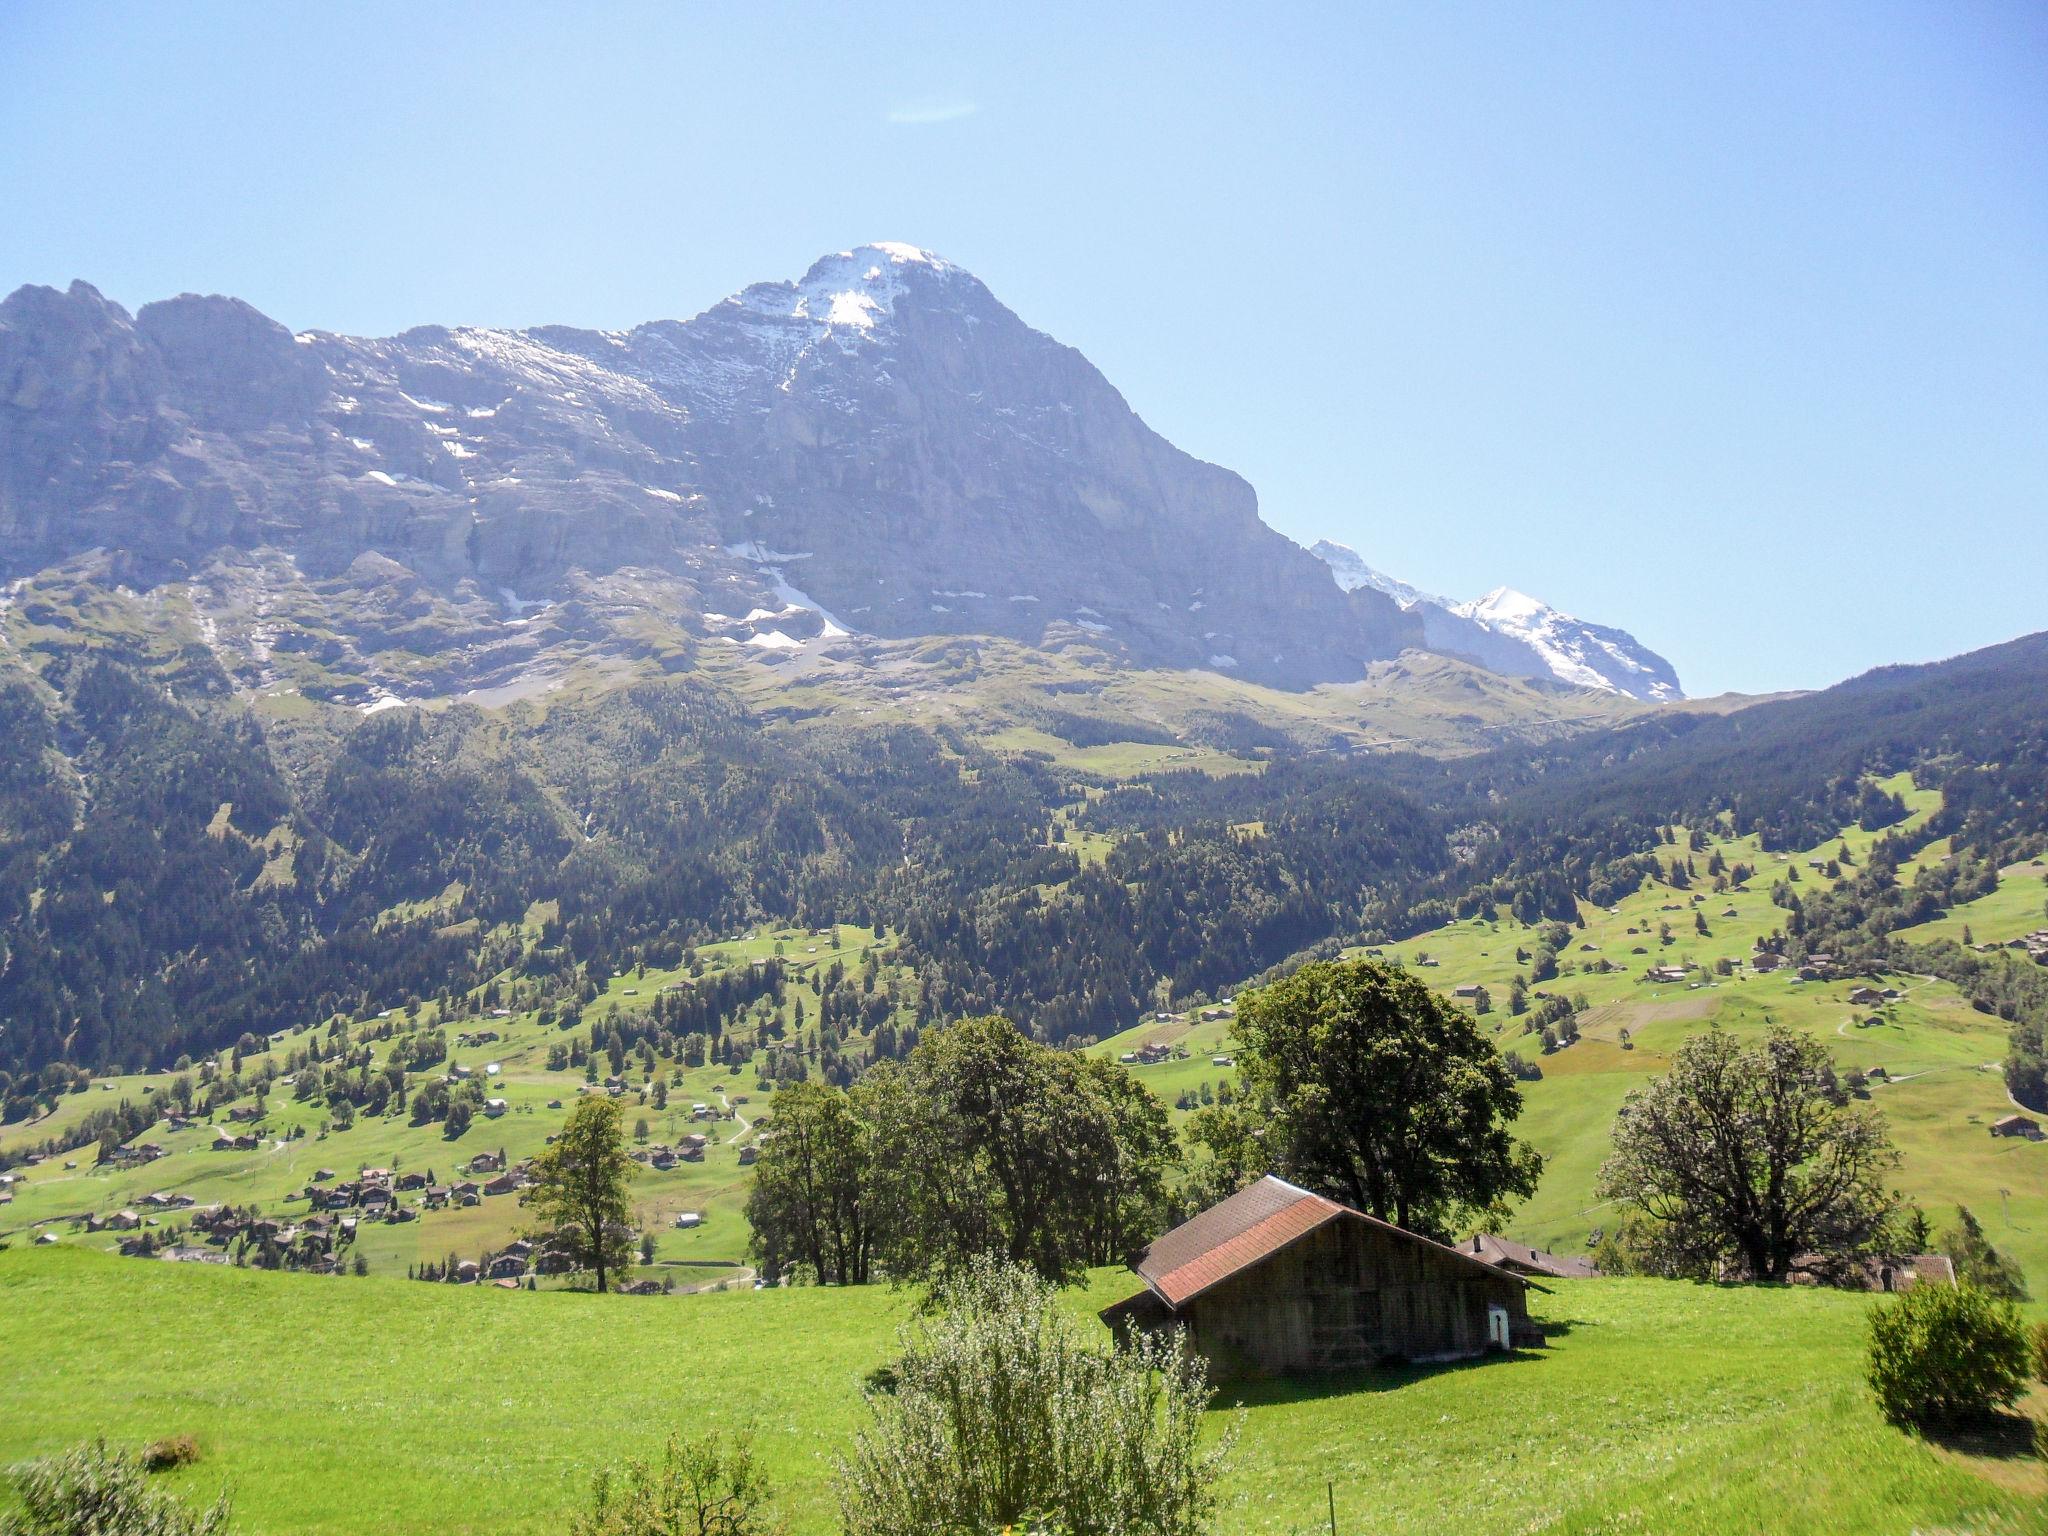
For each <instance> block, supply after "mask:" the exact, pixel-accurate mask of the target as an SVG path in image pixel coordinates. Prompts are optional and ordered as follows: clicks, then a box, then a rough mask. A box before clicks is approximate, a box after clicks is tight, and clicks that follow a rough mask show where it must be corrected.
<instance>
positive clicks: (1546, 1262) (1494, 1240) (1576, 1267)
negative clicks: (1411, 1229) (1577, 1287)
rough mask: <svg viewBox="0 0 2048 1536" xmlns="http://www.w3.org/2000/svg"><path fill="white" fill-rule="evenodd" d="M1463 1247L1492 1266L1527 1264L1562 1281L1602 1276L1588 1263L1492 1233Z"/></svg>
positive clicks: (1478, 1235) (1471, 1239) (1480, 1235)
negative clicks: (1512, 1241)
mask: <svg viewBox="0 0 2048 1536" xmlns="http://www.w3.org/2000/svg"><path fill="white" fill-rule="evenodd" d="M1461 1247H1462V1248H1463V1249H1464V1250H1465V1251H1467V1252H1469V1253H1471V1254H1472V1255H1474V1256H1475V1257H1477V1258H1482V1259H1484V1260H1486V1262H1487V1263H1489V1264H1523V1265H1527V1266H1528V1267H1529V1268H1530V1269H1534V1270H1538V1271H1540V1272H1542V1273H1543V1274H1546V1275H1555V1276H1557V1277H1558V1278H1559V1279H1561V1280H1586V1279H1591V1278H1592V1277H1594V1276H1596V1275H1598V1274H1599V1273H1600V1271H1599V1270H1598V1269H1597V1268H1595V1267H1594V1266H1593V1264H1592V1263H1591V1262H1589V1261H1588V1260H1585V1259H1577V1258H1572V1257H1571V1256H1569V1255H1567V1254H1561V1253H1546V1252H1544V1251H1543V1250H1542V1249H1541V1248H1531V1247H1530V1246H1529V1245H1528V1244H1527V1243H1511V1242H1509V1241H1508V1240H1507V1239H1506V1238H1502V1237H1496V1236H1495V1235H1494V1234H1493V1233H1491V1232H1479V1233H1475V1234H1473V1235H1472V1236H1471V1237H1469V1238H1467V1239H1466V1240H1465V1241H1464V1243H1463V1244H1462V1245H1461Z"/></svg>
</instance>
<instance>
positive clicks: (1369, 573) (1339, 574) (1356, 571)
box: [1309, 539, 1451, 608]
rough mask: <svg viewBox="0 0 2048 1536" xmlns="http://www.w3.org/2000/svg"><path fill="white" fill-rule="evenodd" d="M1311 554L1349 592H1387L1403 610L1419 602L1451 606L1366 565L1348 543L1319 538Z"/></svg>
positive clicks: (1310, 548) (1310, 549)
mask: <svg viewBox="0 0 2048 1536" xmlns="http://www.w3.org/2000/svg"><path fill="white" fill-rule="evenodd" d="M1309 553H1310V554H1312V555H1314V556H1315V557H1316V558H1317V559H1318V560H1321V561H1322V562H1323V564H1325V565H1327V566H1328V567H1329V568H1330V574H1331V575H1332V576H1335V577H1336V578H1337V585H1338V586H1340V587H1342V588H1343V589H1344V590H1345V591H1346V592H1355V591H1357V590H1358V589H1359V588H1360V587H1371V588H1372V589H1373V590H1374V591H1376V592H1384V593H1386V594H1387V596H1389V597H1391V598H1392V599H1393V600H1394V601H1395V602H1397V603H1399V604H1400V605H1401V606H1402V607H1403V608H1412V607H1414V606H1415V605H1416V604H1417V603H1435V604H1437V605H1438V606H1440V607H1444V608H1448V607H1450V606H1451V605H1450V602H1449V600H1448V599H1446V598H1441V597H1438V596H1436V595H1435V594H1433V593H1429V592H1425V591H1423V590H1422V589H1421V588H1420V587H1411V586H1409V585H1408V583H1407V582H1405V581H1402V580H1399V579H1398V578H1396V577H1393V576H1389V575H1387V574H1386V572H1384V571H1379V570H1375V569H1374V568H1373V567H1372V566H1369V565H1367V564H1366V563H1365V560H1364V558H1363V557H1362V556H1361V555H1360V554H1359V553H1358V551H1357V550H1355V549H1353V548H1352V547H1351V546H1350V545H1348V544H1339V543H1337V542H1335V541H1334V540H1331V539H1318V540H1316V542H1315V543H1314V544H1312V545H1310V546H1309Z"/></svg>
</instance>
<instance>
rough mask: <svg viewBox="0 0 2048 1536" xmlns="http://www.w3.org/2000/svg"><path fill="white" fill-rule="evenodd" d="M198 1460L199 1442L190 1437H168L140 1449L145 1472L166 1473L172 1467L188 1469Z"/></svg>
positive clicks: (153, 1441) (151, 1442)
mask: <svg viewBox="0 0 2048 1536" xmlns="http://www.w3.org/2000/svg"><path fill="white" fill-rule="evenodd" d="M198 1459H199V1442H198V1441H197V1440H194V1439H193V1438H192V1437H191V1436H190V1435H170V1436H168V1437H166V1438H165V1439H162V1440H152V1441H150V1442H149V1444H147V1445H145V1446H144V1447H143V1448H142V1470H143V1471H145V1472H168V1471H170V1470H171V1469H172V1468H173V1467H189V1466H190V1465H192V1463H193V1462H195V1461H197V1460H198Z"/></svg>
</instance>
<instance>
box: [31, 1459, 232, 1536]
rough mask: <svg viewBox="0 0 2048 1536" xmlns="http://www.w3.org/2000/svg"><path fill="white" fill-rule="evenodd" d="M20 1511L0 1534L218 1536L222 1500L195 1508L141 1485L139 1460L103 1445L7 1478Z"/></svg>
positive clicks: (223, 1516)
mask: <svg viewBox="0 0 2048 1536" xmlns="http://www.w3.org/2000/svg"><path fill="white" fill-rule="evenodd" d="M10 1476H11V1481H12V1482H13V1485H14V1493H15V1497H16V1498H17V1499H18V1500H19V1501H20V1503H21V1507H20V1508H19V1509H17V1510H15V1511H13V1512H12V1513H9V1514H5V1515H0V1536H113V1533H118V1536H224V1533H225V1532H226V1530H227V1528H228V1496H227V1491H226V1490H225V1489H223V1490H222V1491H221V1495H220V1497H219V1498H217V1499H215V1500H214V1501H213V1504H212V1505H211V1506H210V1507H209V1508H207V1509H206V1510H204V1511H195V1510H192V1509H189V1508H187V1507H186V1505H185V1504H184V1503H183V1502H182V1501H181V1500H180V1499H178V1498H177V1497H176V1496H175V1495H173V1494H168V1493H158V1492H156V1491H155V1490H154V1489H152V1488H151V1487H150V1486H149V1482H148V1474H146V1473H145V1472H144V1471H143V1469H142V1463H141V1462H140V1461H138V1460H137V1459H136V1458H134V1457H132V1456H129V1455H127V1454H125V1453H123V1452H121V1451H110V1450H108V1449H107V1443H106V1441H104V1440H94V1441H91V1442H89V1443H88V1444H85V1445H81V1446H77V1447H75V1448H74V1449H72V1450H69V1451H67V1452H65V1453H64V1454H63V1455H61V1456H49V1457H45V1458H44V1459H43V1460H41V1461H33V1462H30V1463H29V1464H28V1465H26V1466H24V1467H19V1468H16V1469H15V1471H14V1472H13V1473H12V1474H11V1475H10Z"/></svg>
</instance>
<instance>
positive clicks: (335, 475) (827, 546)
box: [0, 245, 1423, 686]
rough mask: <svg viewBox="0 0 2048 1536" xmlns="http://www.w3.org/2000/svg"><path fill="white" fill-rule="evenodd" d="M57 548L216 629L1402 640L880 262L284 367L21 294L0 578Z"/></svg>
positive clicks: (1335, 670) (202, 309)
mask: <svg viewBox="0 0 2048 1536" xmlns="http://www.w3.org/2000/svg"><path fill="white" fill-rule="evenodd" d="M86 551H105V552H107V556H106V558H108V559H110V560H111V561H112V562H113V566H114V569H115V570H116V572H117V573H118V575H119V576H120V578H121V579H122V580H124V581H128V582H131V583H149V582H154V581H161V580H166V579H177V578H183V577H188V576H193V575H195V574H197V573H199V572H201V571H202V570H205V569H208V568H213V567H218V566H220V565H221V564H222V563H223V562H226V563H228V564H231V565H233V566H235V568H236V569H237V570H238V571H239V572H240V575H239V577H238V582H239V584H240V589H241V590H242V591H243V595H244V597H247V595H248V594H247V591H246V589H247V587H248V585H249V584H250V583H252V582H253V583H255V584H256V585H257V586H259V587H260V586H261V585H262V584H263V583H264V582H266V581H271V580H274V579H276V575H275V573H276V572H278V571H279V570H288V571H290V572H292V573H294V576H295V577H296V578H303V579H304V580H305V581H308V582H312V583H329V584H332V583H336V582H339V583H341V585H342V587H343V588H344V589H347V588H348V587H349V586H350V584H351V583H354V584H357V585H359V584H360V583H361V582H362V581H363V580H365V579H367V574H368V573H370V572H374V575H375V580H376V582H377V583H378V584H380V585H381V586H384V587H387V588H388V587H389V586H390V584H391V583H392V582H394V581H417V582H418V583H420V584H421V586H422V588H423V590H424V591H425V592H426V593H427V594H429V595H430V597H431V599H432V600H433V601H435V602H439V603H442V604H445V605H452V608H453V609H454V610H457V611H459V612H460V613H461V614H462V615H463V618H462V621H461V623H460V624H458V625H456V626H455V627H456V628H458V629H461V628H465V627H468V626H473V625H475V624H476V623H480V622H485V621H487V620H490V619H497V620H501V621H504V622H514V621H519V622H524V621H525V618H526V615H527V613H528V611H529V610H531V609H534V608H536V607H547V606H549V605H554V604H562V603H571V602H574V601H577V600H579V594H580V595H582V596H587V595H588V593H589V591H590V590H591V584H592V583H593V582H595V583H597V585H598V587H599V588H600V589H601V590H602V591H604V592H605V593H607V594H608V597H607V601H610V602H612V603H615V604H616V603H619V602H624V603H627V604H629V605H630V603H631V602H634V601H645V602H647V603H650V604H653V605H656V606H658V607H659V608H660V609H661V611H662V614H663V617H664V618H665V619H667V620H670V621H677V620H680V621H682V622H683V623H684V624H685V625H686V626H687V627H688V628H690V629H692V630H694V631H695V632H697V633H699V634H701V635H702V636H703V637H704V638H706V639H725V640H731V641H733V642H734V643H736V644H740V645H744V646H752V647H754V648H755V649H756V650H757V652H758V653H759V654H761V655H763V656H764V658H768V659H772V657H773V656H774V655H775V654H777V653H778V652H781V651H785V650H787V649H788V648H789V647H792V646H794V647H802V646H808V645H827V644H830V643H832V642H833V641H834V640H835V639H836V638H837V637H838V634H839V632H841V631H853V632H856V633H866V634H872V635H877V636H883V637H902V636H914V635H923V634H935V633H936V634H952V633H981V634H998V635H1005V636H1009V637H1012V638H1015V639H1018V640H1023V641H1027V642H1033V643H1038V642H1043V641H1047V640H1054V641H1057V640H1059V639H1062V638H1086V639H1088V640H1089V641H1090V642H1091V643H1092V644H1095V645H1097V646H1099V647H1101V648H1103V649H1104V650H1107V651H1109V652H1111V653H1112V654H1121V655H1123V656H1125V657H1127V658H1128V659H1129V660H1130V661H1132V662H1134V663H1137V664H1142V665H1152V666H1176V667H1197V668H1201V667H1207V668H1213V669H1216V670H1220V671H1227V672H1230V673H1232V674H1233V675H1238V676H1244V677H1248V678H1253V679H1257V680H1260V681H1265V682H1272V683H1278V684H1283V685H1287V686H1303V685H1307V684H1311V683H1315V682H1320V681H1327V680H1336V679H1344V678H1355V677H1357V676H1359V675H1360V674H1361V672H1362V671H1363V669H1364V667H1365V666H1366V664H1367V663H1368V662H1370V661H1372V660H1375V659H1379V658H1384V657H1388V656H1392V655H1394V654H1396V653H1397V652H1398V651H1400V650H1401V649H1402V648H1404V647H1407V646H1413V645H1420V644H1421V643H1422V642H1423V628H1422V623H1421V621H1420V619H1418V618H1417V617H1415V616H1414V615H1412V614H1409V613H1406V612H1404V611H1403V609H1402V608H1401V606H1400V604H1399V603H1397V602H1395V601H1394V600H1393V599H1392V598H1389V597H1387V596H1386V595H1385V594H1383V593H1380V592H1377V591H1353V592H1350V593H1348V594H1347V593H1346V592H1344V591H1343V590H1341V589H1340V588H1339V586H1338V584H1337V583H1336V581H1334V580H1333V579H1332V577H1331V575H1330V572H1329V570H1328V568H1327V567H1326V566H1324V565H1323V563H1322V562H1321V561H1319V560H1317V559H1316V558H1315V557H1314V556H1312V555H1310V554H1309V553H1308V552H1306V551H1304V550H1302V549H1300V548H1298V547H1297V546H1296V545H1294V544H1293V543H1292V542H1291V541H1289V540H1287V539H1285V538H1283V537H1281V536H1280V535H1279V534H1277V533H1274V532H1273V531H1272V530H1271V529H1268V528H1267V527H1266V526H1265V525H1264V524H1262V523H1261V522H1260V521H1259V517H1258V508H1257V500H1256V497H1255V496H1254V494H1253V492H1252V489H1251V487H1250V486H1249V485H1247V484H1246V483H1245V482H1244V481H1243V480H1242V479H1241V478H1240V477H1238V476H1237V475H1234V474H1232V473H1231V472H1229V471H1228V470H1224V469H1220V468H1218V467H1216V466H1214V465H1210V464H1205V463H1203V462H1201V461H1199V460H1197V459H1194V458H1192V457H1190V456H1189V455H1187V454H1185V453H1182V452H1181V451H1180V450H1179V449H1177V448H1175V447H1174V446H1173V445H1172V444H1171V443H1168V442H1167V441H1166V440H1165V439H1163V438H1161V437H1160V436H1159V435H1158V434H1157V433H1155V432H1153V431H1151V430H1150V429H1149V428H1148V427H1146V425H1145V424H1144V422H1143V421H1141V420H1140V419H1139V418H1138V417H1137V415H1136V414H1135V413H1133V412H1132V411H1131V409H1130V408H1129V406H1128V405H1127V404H1126V403H1125V402H1124V400H1123V398H1122V397H1121V396H1120V395H1119V394H1118V393H1117V392H1116V390H1115V389H1114V388H1113V387H1111V385H1110V384H1109V383H1108V381H1107V380H1105V379H1104V378H1103V377H1102V375H1101V374H1100V373H1098V372H1097V371H1096V370H1095V369H1094V368H1093V367H1092V366H1091V365H1090V364H1089V363H1088V361H1087V360H1086V359H1085V358H1084V357H1082V356H1081V355H1080V354H1079V353H1078V352H1076V351H1074V350H1073V349H1072V348H1070V347H1066V346H1062V345H1061V344H1059V343H1058V342H1055V341H1053V340H1052V339H1051V338H1049V337H1047V336H1044V335H1042V334H1041V333H1039V332H1037V331H1034V330H1032V329H1031V328H1030V327H1029V326H1027V325H1025V324H1024V323H1023V322H1022V321H1021V320H1019V319H1018V318H1017V317H1016V316H1015V315H1014V314H1012V313H1011V312H1010V311H1009V310H1008V309H1006V308H1004V307H1003V305H1002V304H1000V303H999V302H998V301H997V300H996V299H995V297H994V296H993V295H992V294H991V293H990V292H989V291H988V289H987V288H985V287H984V286H983V285H982V284H981V283H980V282H979V281H977V280H976V279H975V278H974V277H972V276H971V275H969V274H968V273H966V272H964V271H962V270H960V269H959V268H957V267H954V266H952V265H951V264H949V263H947V262H944V261H942V260H940V259H939V258H937V257H934V256H932V255H930V254H929V253H926V252H923V251H919V250H916V249H914V248H911V247H906V246H898V245H879V246H864V247H861V248H859V249H857V250H854V251H850V252H841V253H839V254H837V255H832V256H827V257H825V258H823V259H821V260H820V261H819V262H817V263H816V264H815V265H814V266H813V267H812V268H811V269H810V271H809V272H807V273H806V274H805V275H804V277H803V278H801V279H800V280H798V281H796V282H793V283H764V284H757V285H755V286H754V287H751V288H748V289H747V290H746V291H745V292H743V293H741V294H738V295H735V296H734V297H733V298H730V299H727V300H726V301H724V302H723V303H721V304H718V305H716V306H714V307H713V308H712V309H710V310H708V311H706V312H705V313H704V314H702V315H700V316H698V317H697V318H695V319H694V320H689V321H680V322H679V321H657V322H654V323H651V324H648V325H643V326H640V327H637V328H636V329H634V330H632V331H630V332H623V333H599V332H590V331H578V330H573V329H568V328H562V327H543V328H540V329H536V330H532V331H520V332H510V331H490V330H474V329H458V330H448V329H443V328H439V327H427V328H422V329H418V330H413V331H408V332H406V333H405V334H404V335H401V336H397V337H392V338H388V339H385V340H363V339H357V338H350V337H339V336H330V335H325V334H317V333H309V334H304V335H298V336H294V335H292V334H291V333H290V332H288V331H286V330H285V329H284V328H283V327H282V326H279V325H277V324H275V323H274V322H272V321H270V320H268V319H266V318H265V317H263V316H262V315H260V314H258V313H257V312H256V311H255V310H253V309H251V308H249V307H248V306H247V305H245V304H242V303H240V302H238V301H236V300H231V299H220V298H195V297H192V296H184V297H180V298H176V299H171V300H168V301H165V302H163V303H158V304H151V305H147V306H145V307H144V308H143V309H142V310H141V312H140V313H139V314H137V315H135V316H133V317H132V318H131V317H130V316H129V315H127V314H126V313H125V312H124V311H123V310H122V309H121V308H120V307H119V306H117V305H114V304H111V303H109V302H107V301H106V300H105V299H103V298H102V297H101V296H100V295H99V294H98V293H96V292H95V291H94V290H92V289H91V288H90V287H88V286H86V285H84V284H74V285H73V286H72V288H71V289H70V290H69V291H68V292H65V293H59V292H56V291H55V290H51V289H37V288H26V289H22V290H21V291H19V292H17V293H16V294H14V295H13V296H12V297H11V298H9V299H7V300H6V301H5V303H4V304H0V574H4V575H16V574H20V573H24V572H29V571H34V570H37V569H40V568H42V567H45V566H48V565H51V564H54V563H57V562H61V561H64V560H67V559H71V558H73V557H76V556H78V555H80V554H82V553H84V552H86ZM365 557H374V559H373V560H372V561H371V563H370V565H369V566H365V565H364V564H363V563H362V562H363V561H364V558H365ZM266 573H268V574H266ZM351 573H353V575H352V574H351ZM622 573H623V575H622ZM635 594H637V596H636V595H635ZM422 600H425V599H422ZM743 616H744V617H743Z"/></svg>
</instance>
